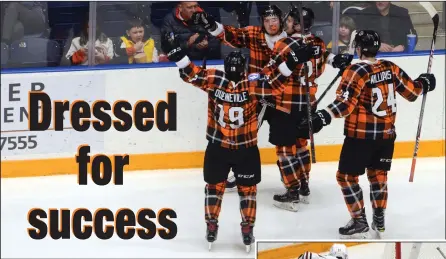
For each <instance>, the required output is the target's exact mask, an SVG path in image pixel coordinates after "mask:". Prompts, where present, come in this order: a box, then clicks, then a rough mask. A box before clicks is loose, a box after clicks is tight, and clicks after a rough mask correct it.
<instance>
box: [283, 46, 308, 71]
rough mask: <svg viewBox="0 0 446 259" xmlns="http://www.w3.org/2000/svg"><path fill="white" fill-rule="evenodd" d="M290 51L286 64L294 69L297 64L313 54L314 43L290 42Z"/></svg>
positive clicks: (305, 60)
mask: <svg viewBox="0 0 446 259" xmlns="http://www.w3.org/2000/svg"><path fill="white" fill-rule="evenodd" d="M289 46H290V51H289V52H288V54H287V55H286V65H287V67H288V68H289V69H290V70H291V71H293V70H294V69H295V68H296V66H297V65H299V64H302V63H305V62H307V61H308V60H310V59H311V57H312V56H313V46H312V45H305V44H303V45H297V44H290V45H289Z"/></svg>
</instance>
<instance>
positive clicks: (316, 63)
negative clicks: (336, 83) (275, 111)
mask: <svg viewBox="0 0 446 259" xmlns="http://www.w3.org/2000/svg"><path fill="white" fill-rule="evenodd" d="M300 39H301V36H300V34H298V35H296V34H295V35H292V36H291V37H287V38H283V39H280V40H278V41H277V42H276V44H275V45H274V58H273V60H274V62H271V63H269V64H268V66H267V67H265V68H264V70H263V72H266V71H270V70H271V69H273V70H274V69H276V67H277V65H278V63H280V62H281V60H285V59H286V55H287V54H288V53H289V51H290V47H289V45H290V44H291V43H292V42H293V40H294V41H295V40H300ZM305 43H306V44H313V51H314V53H313V57H312V58H311V59H310V60H309V61H307V63H306V64H307V67H308V85H309V86H310V102H314V101H315V100H316V97H315V95H316V91H317V78H319V77H320V76H321V74H322V73H323V72H324V69H325V64H326V62H327V57H328V55H329V52H327V50H326V48H325V44H324V42H323V41H322V40H321V39H320V38H318V37H316V36H314V35H308V36H305ZM286 84H287V87H286V88H285V91H284V92H283V94H282V96H280V97H278V98H276V101H277V102H278V104H277V105H279V106H282V107H285V108H286V109H290V110H291V106H294V107H297V108H298V110H299V111H302V110H303V109H305V107H306V104H307V103H306V101H307V98H306V95H305V94H306V91H307V89H306V86H307V84H305V69H304V64H300V65H298V66H297V67H296V68H295V69H294V70H293V73H292V74H291V76H290V77H289V78H288V81H287V82H286Z"/></svg>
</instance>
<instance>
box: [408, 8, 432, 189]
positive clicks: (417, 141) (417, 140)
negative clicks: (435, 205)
mask: <svg viewBox="0 0 446 259" xmlns="http://www.w3.org/2000/svg"><path fill="white" fill-rule="evenodd" d="M420 5H422V6H423V7H424V9H426V11H427V12H428V13H429V15H430V17H431V18H432V22H433V24H434V31H433V33H432V43H431V51H430V54H429V63H428V65H427V73H430V72H431V68H432V61H433V59H434V50H435V41H436V39H437V30H438V23H439V21H440V17H439V15H438V12H437V11H436V10H435V8H434V6H433V5H432V4H431V3H430V2H420ZM426 97H427V93H424V94H423V100H422V102H421V110H420V116H419V118H418V128H417V135H416V138H415V148H414V151H413V157H412V165H411V167H410V176H409V182H413V178H414V176H415V166H416V164H417V157H418V148H419V146H420V136H421V127H422V126H423V117H424V107H425V105H426Z"/></svg>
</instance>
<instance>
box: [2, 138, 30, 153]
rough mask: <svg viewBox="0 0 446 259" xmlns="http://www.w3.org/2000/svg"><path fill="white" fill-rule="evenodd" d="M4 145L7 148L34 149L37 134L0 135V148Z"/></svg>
mask: <svg viewBox="0 0 446 259" xmlns="http://www.w3.org/2000/svg"><path fill="white" fill-rule="evenodd" d="M6 147H7V148H8V150H17V149H19V150H22V149H35V148H36V147H37V136H36V135H29V136H11V137H0V150H3V148H6Z"/></svg>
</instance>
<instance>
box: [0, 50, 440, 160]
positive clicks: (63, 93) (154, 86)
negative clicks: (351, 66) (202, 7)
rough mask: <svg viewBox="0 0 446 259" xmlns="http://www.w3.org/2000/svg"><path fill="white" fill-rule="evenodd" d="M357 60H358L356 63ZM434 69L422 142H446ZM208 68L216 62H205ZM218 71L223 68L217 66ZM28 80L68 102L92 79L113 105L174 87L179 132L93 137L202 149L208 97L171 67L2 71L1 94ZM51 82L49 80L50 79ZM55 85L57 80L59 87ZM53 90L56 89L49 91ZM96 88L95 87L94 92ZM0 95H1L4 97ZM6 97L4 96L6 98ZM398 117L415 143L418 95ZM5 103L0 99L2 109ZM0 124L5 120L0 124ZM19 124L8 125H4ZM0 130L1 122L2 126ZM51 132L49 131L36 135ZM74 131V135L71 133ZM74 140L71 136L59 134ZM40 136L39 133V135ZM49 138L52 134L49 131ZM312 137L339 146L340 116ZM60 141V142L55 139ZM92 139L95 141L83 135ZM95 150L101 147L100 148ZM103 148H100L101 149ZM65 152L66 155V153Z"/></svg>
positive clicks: (153, 148) (155, 96)
mask: <svg viewBox="0 0 446 259" xmlns="http://www.w3.org/2000/svg"><path fill="white" fill-rule="evenodd" d="M387 59H388V60H391V61H393V62H395V63H396V64H397V65H400V66H401V67H402V68H403V69H404V70H405V71H406V72H407V73H408V74H409V75H410V76H411V77H412V78H413V79H415V78H416V77H417V76H418V75H419V74H421V73H424V72H425V71H426V66H427V61H428V56H407V57H392V58H387ZM354 62H356V61H354ZM433 62H434V65H433V66H432V72H433V73H434V74H436V78H437V89H436V90H435V92H434V93H432V94H429V95H428V101H427V105H426V110H425V113H424V121H423V132H422V140H444V131H445V126H444V125H445V123H444V117H445V100H444V95H445V87H444V86H445V82H444V73H445V72H444V71H445V55H436V56H434V61H433ZM208 67H209V68H211V67H215V66H208ZM216 67H218V68H220V69H222V66H216ZM337 71H338V70H337V69H333V68H332V67H331V66H329V65H327V66H326V70H325V72H324V74H323V75H322V76H321V77H320V79H319V81H318V83H319V85H320V87H319V94H320V93H322V92H323V90H324V89H325V87H326V86H327V85H328V84H329V83H330V81H331V80H332V79H333V78H334V77H335V75H336V73H337ZM31 81H36V82H41V81H42V82H48V83H46V84H48V85H51V89H52V90H51V93H52V94H53V95H54V96H57V97H58V98H62V97H64V99H67V100H73V99H78V98H87V97H86V96H83V95H76V94H75V93H73V92H71V91H68V90H67V89H68V88H70V87H73V86H74V87H76V86H77V85H78V84H79V85H82V84H84V85H87V83H88V82H93V84H92V85H90V86H89V87H90V89H94V91H91V92H89V93H90V95H89V96H88V97H89V98H90V99H92V98H97V99H102V98H105V100H107V101H109V102H110V103H112V102H113V101H115V100H119V99H124V100H128V101H129V102H130V103H132V104H134V103H136V102H137V101H138V100H142V99H145V100H148V101H150V102H152V104H156V102H157V101H158V100H166V99H167V92H168V91H174V92H176V93H177V94H178V95H177V105H178V106H177V119H178V124H177V131H170V132H160V131H159V130H158V129H157V128H156V127H155V128H154V129H153V130H152V131H149V132H140V131H138V130H137V129H135V128H132V129H131V130H130V131H127V132H116V131H114V130H110V131H108V132H106V133H104V134H102V133H93V132H94V131H92V130H89V131H87V132H88V133H89V134H92V135H94V136H95V137H94V139H99V140H100V142H102V139H103V142H105V146H104V152H106V153H128V154H150V153H166V152H167V153H169V152H188V151H202V150H204V148H205V147H206V139H205V130H206V121H207V96H206V94H205V93H204V92H202V91H201V90H199V89H197V88H194V87H193V86H192V85H189V84H186V83H184V82H183V81H182V80H181V79H180V76H179V72H178V69H177V68H175V67H164V68H146V69H124V70H97V71H88V72H60V73H59V72H54V73H39V74H19V75H17V74H16V75H14V74H5V75H2V77H1V84H2V93H3V91H4V88H7V87H8V85H9V84H10V83H20V84H22V85H24V86H26V87H29V83H30V82H31ZM50 82H51V83H50ZM56 83H60V85H57V84H56ZM53 88H54V92H53ZM98 89H99V90H98ZM335 90H336V87H333V88H332V89H331V90H330V92H329V93H328V94H327V95H326V97H325V98H324V100H323V101H322V103H321V104H320V105H319V108H322V107H323V106H326V105H327V104H328V103H329V102H331V101H332V100H333V98H334V93H335ZM2 98H4V97H3V95H2ZM5 98H7V95H6V96H5ZM25 98H26V96H25V97H23V98H22V104H23V103H27V101H26V100H25ZM397 104H398V116H397V122H396V128H397V134H398V138H397V141H414V139H415V134H416V128H417V123H418V119H417V118H418V115H419V111H420V107H421V98H420V99H419V100H417V102H415V103H409V102H407V101H406V100H404V99H403V98H402V97H401V96H398V97H397ZM6 105H8V106H9V105H10V104H8V102H4V100H3V99H2V103H1V108H2V113H3V108H4V107H5V106H6ZM2 125H3V124H2ZM9 127H10V128H13V129H16V128H20V127H22V128H23V123H19V122H17V123H14V124H9V125H8V128H9ZM2 130H4V129H3V126H2ZM87 132H83V133H79V134H82V137H84V136H87V135H88V134H87ZM39 134H44V135H46V134H49V133H46V132H45V133H39ZM67 134H68V133H67ZM75 135H77V134H75ZM63 136H65V138H67V139H68V138H70V141H73V139H74V138H75V137H73V136H68V135H63ZM42 138H43V136H42ZM47 138H51V136H50V135H47ZM259 140H260V141H259V147H260V148H263V147H272V146H271V145H270V144H269V143H268V127H262V128H261V130H260V136H259ZM315 140H316V145H332V144H341V143H342V141H343V120H342V119H338V120H334V121H333V122H332V125H330V128H329V130H323V131H321V132H320V133H319V134H318V136H317V138H315ZM58 141H59V140H58ZM86 142H88V143H92V142H95V141H94V140H89V139H86ZM98 148H99V147H98ZM100 148H101V147H100ZM75 151H76V150H75V149H74V150H71V152H70V150H61V151H60V152H58V154H50V153H45V152H46V151H45V150H41V152H39V154H36V155H34V154H33V153H29V152H28V153H26V152H19V153H17V152H16V153H14V152H12V153H5V154H3V152H2V159H5V160H14V159H32V158H42V157H48V158H50V157H71V156H72V154H74V152H75ZM67 152H68V153H69V155H67Z"/></svg>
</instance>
